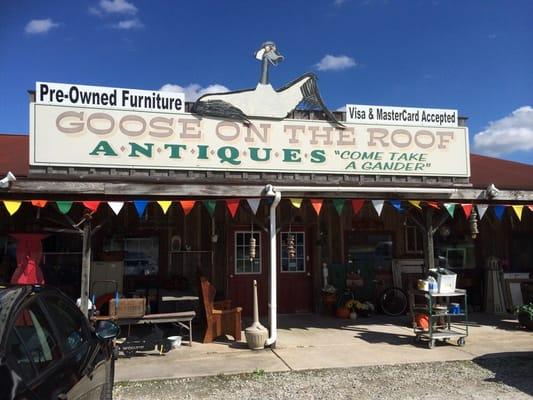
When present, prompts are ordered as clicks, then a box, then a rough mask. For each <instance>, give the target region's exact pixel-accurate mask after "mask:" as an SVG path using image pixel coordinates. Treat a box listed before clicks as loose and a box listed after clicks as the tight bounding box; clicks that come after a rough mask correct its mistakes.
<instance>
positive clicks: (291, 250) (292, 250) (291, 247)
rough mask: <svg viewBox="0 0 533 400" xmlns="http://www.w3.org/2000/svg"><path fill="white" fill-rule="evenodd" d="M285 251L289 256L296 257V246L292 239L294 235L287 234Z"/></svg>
mask: <svg viewBox="0 0 533 400" xmlns="http://www.w3.org/2000/svg"><path fill="white" fill-rule="evenodd" d="M287 253H288V255H289V258H294V257H296V246H295V241H294V235H291V234H289V235H288V236H287Z"/></svg>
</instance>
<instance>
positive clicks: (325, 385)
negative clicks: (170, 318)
mask: <svg viewBox="0 0 533 400" xmlns="http://www.w3.org/2000/svg"><path fill="white" fill-rule="evenodd" d="M115 398H116V399H150V400H156V399H224V400H229V399H238V400H244V399H358V400H359V399H394V400H400V399H432V400H437V399H443V400H444V399H446V400H451V399H483V400H489V399H513V400H514V399H530V398H533V354H531V355H530V356H526V357H507V358H491V359H481V360H477V361H454V362H442V363H425V364H405V365H392V366H378V367H358V368H345V369H324V370H310V371H291V372H282V373H264V372H263V371H260V370H259V371H255V372H254V373H252V374H245V375H231V376H228V375H226V376H224V375H223V376H213V377H205V378H184V379H176V380H168V381H148V382H131V383H127V384H124V383H123V384H119V385H118V386H117V387H116V388H115Z"/></svg>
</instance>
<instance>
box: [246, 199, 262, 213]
mask: <svg viewBox="0 0 533 400" xmlns="http://www.w3.org/2000/svg"><path fill="white" fill-rule="evenodd" d="M246 201H247V202H248V205H249V206H250V208H251V209H252V211H253V212H254V215H255V214H257V209H258V208H259V203H260V202H261V199H246Z"/></svg>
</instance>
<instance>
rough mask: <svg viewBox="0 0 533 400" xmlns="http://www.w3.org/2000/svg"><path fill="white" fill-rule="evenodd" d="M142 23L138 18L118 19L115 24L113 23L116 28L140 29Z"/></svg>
mask: <svg viewBox="0 0 533 400" xmlns="http://www.w3.org/2000/svg"><path fill="white" fill-rule="evenodd" d="M143 26H144V25H143V24H142V22H141V21H139V19H138V18H133V19H126V20H124V21H119V22H118V23H117V24H116V25H113V27H114V28H117V29H140V28H142V27H143Z"/></svg>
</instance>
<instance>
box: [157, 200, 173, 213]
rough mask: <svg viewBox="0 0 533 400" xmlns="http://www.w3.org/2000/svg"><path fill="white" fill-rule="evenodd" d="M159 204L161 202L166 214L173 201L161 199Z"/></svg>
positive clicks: (160, 204) (160, 205)
mask: <svg viewBox="0 0 533 400" xmlns="http://www.w3.org/2000/svg"><path fill="white" fill-rule="evenodd" d="M157 204H159V207H161V209H162V210H163V214H166V213H167V211H168V209H169V208H170V206H171V205H172V202H171V201H167V200H160V201H158V202H157Z"/></svg>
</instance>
